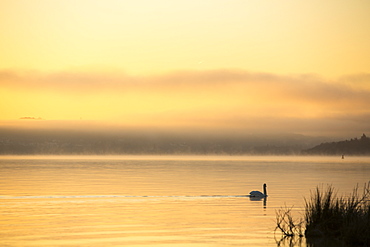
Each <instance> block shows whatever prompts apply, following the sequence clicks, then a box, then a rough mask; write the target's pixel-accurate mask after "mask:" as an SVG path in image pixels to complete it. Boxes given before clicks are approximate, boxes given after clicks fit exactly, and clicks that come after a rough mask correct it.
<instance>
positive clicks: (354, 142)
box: [302, 134, 370, 155]
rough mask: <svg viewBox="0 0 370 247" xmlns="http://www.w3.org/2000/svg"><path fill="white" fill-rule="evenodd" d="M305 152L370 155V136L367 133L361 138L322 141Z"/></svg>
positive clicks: (304, 152)
mask: <svg viewBox="0 0 370 247" xmlns="http://www.w3.org/2000/svg"><path fill="white" fill-rule="evenodd" d="M302 153H303V154H318V155H370V138H369V137H367V136H366V135H365V134H363V135H362V136H361V138H360V139H358V138H355V139H351V140H345V141H339V142H326V143H321V144H320V145H317V146H315V147H313V148H310V149H307V150H304V151H302Z"/></svg>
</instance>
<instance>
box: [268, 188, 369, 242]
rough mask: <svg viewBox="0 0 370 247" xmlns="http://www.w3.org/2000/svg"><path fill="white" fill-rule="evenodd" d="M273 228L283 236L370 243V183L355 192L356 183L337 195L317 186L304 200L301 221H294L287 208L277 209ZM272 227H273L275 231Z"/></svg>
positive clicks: (330, 190)
mask: <svg viewBox="0 0 370 247" xmlns="http://www.w3.org/2000/svg"><path fill="white" fill-rule="evenodd" d="M276 215H277V227H276V229H279V230H281V232H282V233H283V235H284V236H285V237H296V236H303V234H302V227H303V228H304V229H305V230H304V236H306V238H307V239H308V238H317V237H329V238H336V239H340V240H343V241H344V242H345V243H347V244H351V245H360V246H370V182H368V183H367V184H365V185H364V188H363V191H362V193H359V187H358V185H357V186H356V187H355V188H354V189H353V192H352V193H351V194H350V195H348V196H340V197H338V196H337V193H336V192H335V190H334V188H333V187H332V186H330V185H329V186H328V187H327V188H326V190H323V189H322V188H321V189H320V188H319V187H317V188H316V190H315V191H314V192H313V193H312V194H311V198H310V199H309V200H306V199H305V212H304V220H303V222H302V221H299V222H298V223H295V220H294V219H293V218H292V216H291V209H285V211H282V210H280V211H277V213H276ZM276 229H275V230H276Z"/></svg>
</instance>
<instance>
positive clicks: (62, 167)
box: [0, 156, 370, 246]
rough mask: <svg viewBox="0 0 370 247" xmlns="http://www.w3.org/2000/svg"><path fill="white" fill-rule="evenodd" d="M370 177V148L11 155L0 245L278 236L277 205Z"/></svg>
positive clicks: (248, 242) (3, 165)
mask: <svg viewBox="0 0 370 247" xmlns="http://www.w3.org/2000/svg"><path fill="white" fill-rule="evenodd" d="M369 180H370V158H369V157H346V158H345V159H343V160H342V159H341V157H271V156H266V157H254V156H252V157H233V156H230V157H223V156H220V157H200V156H194V157H192V156H183V157H170V156H69V157H66V156H23V157H22V156H19V157H14V156H3V157H0V236H1V237H0V245H1V246H278V245H279V243H277V240H279V239H280V233H279V232H277V233H276V235H274V228H275V226H276V224H275V212H276V210H278V209H280V208H281V207H284V206H285V205H286V206H288V207H293V210H294V214H295V215H296V216H297V217H299V216H300V214H301V213H302V208H303V206H304V198H309V197H310V191H312V190H314V189H315V187H316V186H318V185H319V186H320V185H324V186H326V185H327V184H331V185H333V186H334V187H335V189H337V190H339V194H342V193H343V194H346V193H350V192H352V189H353V187H354V186H355V185H356V184H357V183H358V184H359V185H360V187H362V186H363V184H364V183H366V182H368V181H369ZM263 183H267V186H268V187H267V190H268V191H267V192H268V195H269V196H268V198H267V200H266V201H264V200H251V198H249V197H248V196H246V195H248V194H249V192H250V191H251V190H260V191H262V185H263ZM285 245H286V246H289V244H288V243H285V242H282V243H280V246H285ZM296 245H297V246H308V244H306V243H305V239H304V238H303V239H302V240H301V242H297V243H296Z"/></svg>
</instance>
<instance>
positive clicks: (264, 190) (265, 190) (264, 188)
mask: <svg viewBox="0 0 370 247" xmlns="http://www.w3.org/2000/svg"><path fill="white" fill-rule="evenodd" d="M263 194H265V196H267V189H266V186H263Z"/></svg>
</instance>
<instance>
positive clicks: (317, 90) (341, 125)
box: [0, 70, 370, 133]
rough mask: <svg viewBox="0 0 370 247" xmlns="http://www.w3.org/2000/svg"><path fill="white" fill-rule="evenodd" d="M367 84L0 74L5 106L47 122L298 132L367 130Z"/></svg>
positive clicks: (260, 76) (192, 74)
mask: <svg viewBox="0 0 370 247" xmlns="http://www.w3.org/2000/svg"><path fill="white" fill-rule="evenodd" d="M369 85H370V76H369V75H368V74H363V75H351V76H345V77H341V78H338V79H336V80H326V79H324V78H321V77H319V76H315V75H277V74H272V73H252V72H248V71H243V70H209V71H177V72H172V73H167V74H162V75H141V76H130V75H126V74H122V73H117V72H109V73H108V72H106V73H104V72H60V73H50V74H43V73H38V72H29V73H25V72H23V73H20V72H15V71H1V72H0V88H5V89H7V91H8V92H10V93H13V94H14V95H18V96H17V97H15V96H14V97H12V96H9V97H8V101H9V102H5V103H7V104H9V105H11V104H14V105H18V108H16V107H13V108H14V111H16V110H17V109H18V111H19V113H18V114H19V115H26V114H27V113H25V112H26V110H27V111H28V112H31V110H32V113H28V114H29V115H31V114H32V115H39V114H40V115H43V116H45V118H47V119H58V118H57V116H58V115H56V114H59V116H61V117H60V119H64V118H65V117H64V116H69V119H70V118H73V119H80V117H83V119H93V120H96V121H101V122H103V121H107V122H110V123H113V122H115V123H117V124H122V125H131V126H147V125H152V126H162V127H169V126H172V127H174V128H176V127H180V126H182V127H184V126H188V127H189V126H190V127H194V128H223V129H230V130H232V129H249V130H251V131H257V130H260V131H265V130H270V131H280V132H281V131H294V132H298V133H303V132H311V133H313V132H315V133H318V132H320V131H321V132H325V131H327V132H329V131H332V132H337V133H339V132H344V131H347V132H349V131H357V132H363V131H365V130H368V129H369V127H367V126H366V124H364V123H368V120H369V116H370V109H369V107H368V106H369V105H370V87H369ZM21 92H23V93H21ZM17 98H18V101H16V99H17ZM19 98H21V99H22V100H19ZM37 100H39V102H38V103H34V102H36V101H37ZM31 106H32V107H31ZM27 107H28V108H27ZM28 114H27V115H28ZM48 114H50V115H48ZM52 114H54V115H52ZM62 114H64V115H62ZM19 115H18V116H19ZM67 118H68V117H67ZM369 131H370V130H369Z"/></svg>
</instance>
